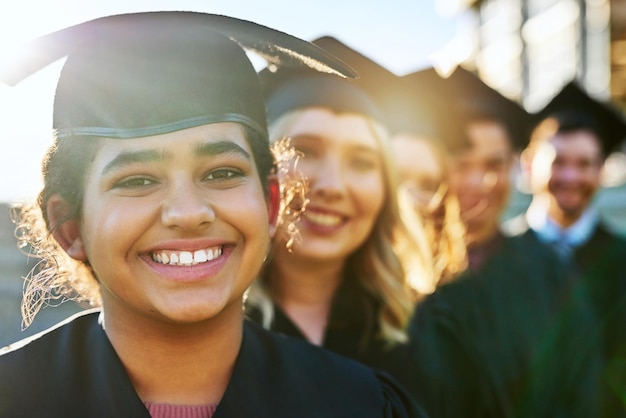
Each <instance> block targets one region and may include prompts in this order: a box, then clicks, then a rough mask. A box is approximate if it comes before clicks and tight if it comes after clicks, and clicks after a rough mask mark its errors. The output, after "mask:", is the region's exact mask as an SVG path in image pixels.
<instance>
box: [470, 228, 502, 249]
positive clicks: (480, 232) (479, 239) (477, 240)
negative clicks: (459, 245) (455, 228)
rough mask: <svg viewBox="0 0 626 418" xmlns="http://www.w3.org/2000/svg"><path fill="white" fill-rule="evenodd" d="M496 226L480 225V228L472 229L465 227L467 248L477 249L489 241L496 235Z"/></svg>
mask: <svg viewBox="0 0 626 418" xmlns="http://www.w3.org/2000/svg"><path fill="white" fill-rule="evenodd" d="M498 231H499V230H498V225H497V224H489V225H480V228H472V226H471V225H467V232H466V237H467V238H466V241H467V246H468V247H477V246H481V245H483V244H486V243H487V242H489V241H491V240H492V239H494V238H495V237H496V236H497V235H498Z"/></svg>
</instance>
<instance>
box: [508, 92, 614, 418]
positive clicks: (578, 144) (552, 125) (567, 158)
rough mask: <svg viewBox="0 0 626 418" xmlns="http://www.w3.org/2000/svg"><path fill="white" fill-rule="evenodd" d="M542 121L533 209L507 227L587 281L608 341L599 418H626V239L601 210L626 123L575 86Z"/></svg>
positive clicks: (534, 143)
mask: <svg viewBox="0 0 626 418" xmlns="http://www.w3.org/2000/svg"><path fill="white" fill-rule="evenodd" d="M537 120H538V125H537V126H536V128H535V129H534V131H533V134H532V136H531V138H530V143H529V144H528V147H527V148H526V150H525V151H524V153H523V154H522V163H523V167H524V173H525V174H526V175H527V178H528V180H529V183H530V187H531V192H532V196H533V197H532V202H531V204H530V207H529V208H528V211H527V212H526V213H525V214H523V215H521V216H520V217H519V218H516V219H513V220H511V221H510V222H509V223H508V224H507V227H508V229H509V231H510V232H511V233H514V234H525V235H527V236H528V235H531V236H534V237H536V238H537V239H538V240H540V241H541V242H543V243H546V244H547V245H550V246H551V247H552V248H554V250H555V252H556V253H557V254H558V255H559V257H561V258H562V259H563V261H564V262H565V263H568V264H570V265H571V266H572V267H573V268H574V269H575V270H576V272H577V273H579V274H581V275H582V277H583V280H584V283H583V285H586V286H587V288H588V290H589V292H590V295H591V298H592V301H593V304H594V306H595V308H596V310H597V312H598V313H599V315H600V318H601V321H602V331H603V334H604V338H603V344H604V352H603V354H604V356H605V358H606V364H605V365H604V367H603V372H602V387H603V399H602V407H601V409H600V410H599V411H598V412H597V413H596V414H594V416H606V417H609V416H611V417H616V416H626V397H625V394H626V378H625V375H624V370H626V369H625V368H624V366H625V365H626V363H625V361H626V357H625V355H626V327H625V326H624V324H626V269H624V260H626V239H625V238H624V237H622V236H618V235H617V234H616V233H615V232H613V230H612V229H611V228H610V227H609V226H607V224H606V223H605V222H604V221H603V220H602V218H601V217H600V214H599V211H598V209H597V207H596V205H595V204H594V198H595V196H596V193H597V191H598V189H599V188H600V186H601V174H602V167H603V165H604V162H605V160H606V158H607V157H608V156H609V155H610V154H611V153H612V152H614V151H617V150H619V147H620V145H622V144H623V143H624V139H625V138H626V122H625V121H624V115H623V114H622V113H621V112H620V111H619V110H618V109H617V108H616V107H615V106H614V105H612V104H611V103H608V102H601V101H599V100H596V99H594V98H592V97H591V96H590V95H589V94H588V93H587V92H586V91H585V90H584V89H583V88H582V87H580V85H579V84H578V83H577V82H576V81H571V82H569V83H567V84H566V85H565V86H564V87H563V88H562V89H561V90H560V91H559V92H558V93H557V94H556V95H555V96H554V97H553V98H552V99H551V100H550V101H549V102H548V103H547V104H546V105H545V107H544V108H543V109H542V110H540V111H539V112H538V114H537Z"/></svg>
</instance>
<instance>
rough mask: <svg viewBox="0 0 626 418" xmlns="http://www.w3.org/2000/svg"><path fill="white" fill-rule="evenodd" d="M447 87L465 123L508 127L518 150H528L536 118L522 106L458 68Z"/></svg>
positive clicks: (512, 143)
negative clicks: (481, 121)
mask: <svg viewBox="0 0 626 418" xmlns="http://www.w3.org/2000/svg"><path fill="white" fill-rule="evenodd" d="M446 86H447V87H446V88H447V90H448V94H450V96H451V97H453V98H454V101H455V102H456V104H457V107H458V109H459V111H460V112H461V113H462V114H463V115H464V118H465V119H467V120H469V121H471V120H475V119H487V120H494V121H499V122H500V123H502V124H503V125H504V126H505V127H506V130H507V132H508V134H509V138H510V139H511V145H512V147H513V148H514V149H517V150H522V149H524V148H525V147H526V145H527V144H528V141H529V136H530V129H531V128H532V124H533V118H532V116H531V115H530V114H529V113H528V112H527V111H526V110H525V109H524V108H523V107H522V106H521V105H520V104H519V103H517V102H515V101H513V100H511V99H509V98H507V97H505V96H503V95H502V94H501V93H500V92H498V91H497V90H495V89H493V88H492V87H490V86H488V85H487V84H486V83H485V82H484V81H482V80H481V79H480V77H478V76H477V75H476V74H474V73H472V72H470V71H468V70H466V69H464V68H462V67H457V68H456V70H455V71H454V72H453V73H452V75H450V77H449V79H448V82H447V83H446Z"/></svg>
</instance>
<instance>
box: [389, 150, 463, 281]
mask: <svg viewBox="0 0 626 418" xmlns="http://www.w3.org/2000/svg"><path fill="white" fill-rule="evenodd" d="M414 140H416V141H424V142H426V143H427V144H428V146H429V147H430V149H431V150H432V152H433V155H434V156H435V159H436V161H437V163H438V164H439V166H440V168H441V171H442V173H443V177H442V179H441V184H440V185H439V187H438V189H437V191H436V192H435V194H434V195H433V196H432V198H431V199H430V201H429V202H428V204H427V205H426V206H425V207H423V208H420V210H421V215H422V216H421V219H422V221H423V224H424V229H425V231H426V236H427V238H428V242H429V243H430V246H431V251H432V256H433V269H434V272H435V276H436V279H437V285H441V284H445V283H448V282H451V281H453V280H454V279H455V278H457V277H458V276H459V273H461V272H462V271H463V270H465V269H466V268H467V262H468V260H467V246H466V244H465V235H466V231H465V225H464V223H463V221H462V220H461V208H460V205H459V200H458V198H457V196H456V195H455V194H454V193H452V192H451V190H450V161H449V156H448V151H447V150H446V149H445V148H444V146H443V145H442V144H441V143H439V142H437V141H435V140H431V139H425V138H419V139H418V138H415V139H414ZM398 194H399V198H400V199H407V200H410V197H409V194H408V191H407V190H406V189H404V188H402V187H401V188H400V189H399V191H398Z"/></svg>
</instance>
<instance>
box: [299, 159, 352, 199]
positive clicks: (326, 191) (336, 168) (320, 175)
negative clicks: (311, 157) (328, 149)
mask: <svg viewBox="0 0 626 418" xmlns="http://www.w3.org/2000/svg"><path fill="white" fill-rule="evenodd" d="M307 171H308V172H307V173H305V176H306V177H307V179H308V181H309V192H310V194H311V195H313V196H315V195H317V196H321V197H324V198H327V199H328V198H337V197H340V196H341V195H342V194H343V193H345V187H346V183H345V176H344V172H343V169H342V165H341V162H340V161H339V160H338V159H336V158H332V157H327V158H325V159H323V160H321V161H318V163H317V164H315V166H313V167H310V170H307Z"/></svg>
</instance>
